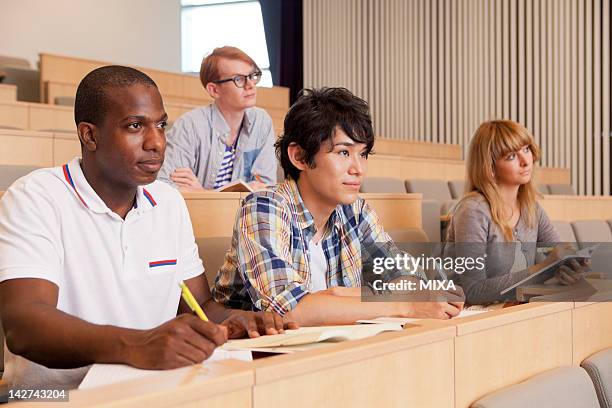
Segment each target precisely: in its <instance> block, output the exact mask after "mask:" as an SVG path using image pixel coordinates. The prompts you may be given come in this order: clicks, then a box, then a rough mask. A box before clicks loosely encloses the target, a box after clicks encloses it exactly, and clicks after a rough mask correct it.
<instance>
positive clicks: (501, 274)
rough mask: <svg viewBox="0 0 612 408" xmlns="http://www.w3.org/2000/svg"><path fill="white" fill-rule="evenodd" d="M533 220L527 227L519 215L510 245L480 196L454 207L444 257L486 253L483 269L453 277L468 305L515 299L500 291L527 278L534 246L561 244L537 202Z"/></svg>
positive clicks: (538, 279)
mask: <svg viewBox="0 0 612 408" xmlns="http://www.w3.org/2000/svg"><path fill="white" fill-rule="evenodd" d="M535 221H536V222H535V225H534V226H533V227H530V226H529V225H527V223H526V222H525V219H524V216H523V215H521V217H520V218H519V221H518V223H517V224H516V226H515V228H514V230H513V235H514V237H513V242H506V239H505V238H504V234H503V232H502V230H501V228H500V227H499V226H498V225H497V224H496V223H495V222H493V220H492V219H491V210H490V207H489V204H488V203H487V201H486V200H485V199H484V197H483V196H481V195H479V196H474V197H468V198H465V199H463V200H462V201H461V202H460V203H459V204H458V205H457V207H456V209H455V211H454V213H453V215H452V218H451V222H450V225H449V228H448V235H447V244H446V247H445V256H461V257H481V256H483V254H485V253H486V258H485V268H484V269H479V268H476V267H474V268H469V269H468V268H466V270H465V272H464V273H462V274H459V273H456V274H454V276H453V278H454V279H455V280H456V281H458V283H459V285H461V286H462V287H463V290H464V291H465V294H466V298H467V301H468V302H469V303H471V304H478V303H491V302H497V301H504V300H515V298H516V293H515V291H514V290H512V291H509V292H507V293H505V294H504V295H500V292H501V291H502V290H504V289H506V288H507V287H509V286H512V285H513V284H514V283H516V282H519V281H520V280H522V279H524V278H526V277H527V276H528V275H529V273H528V272H527V268H528V267H530V266H532V265H533V264H534V263H536V254H537V251H536V247H537V245H536V244H537V243H548V244H556V243H558V242H560V241H561V239H560V238H559V234H558V233H557V231H556V230H555V229H554V227H553V226H552V224H551V222H550V220H549V219H548V216H547V215H546V212H544V209H542V207H541V206H540V204H539V203H538V204H537V206H536V218H535ZM544 246H548V245H544ZM538 262H539V260H538ZM550 276H551V272H546V273H543V274H541V275H539V276H537V277H535V278H534V279H533V280H532V281H531V282H532V283H541V282H543V281H544V280H546V279H548V278H549V277H550Z"/></svg>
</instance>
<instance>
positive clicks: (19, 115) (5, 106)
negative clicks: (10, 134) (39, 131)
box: [0, 102, 30, 130]
mask: <svg viewBox="0 0 612 408" xmlns="http://www.w3.org/2000/svg"><path fill="white" fill-rule="evenodd" d="M29 118H30V110H29V104H27V103H25V102H0V127H5V128H14V129H21V130H25V129H28V126H29Z"/></svg>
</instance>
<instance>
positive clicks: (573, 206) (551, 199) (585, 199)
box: [539, 195, 612, 222]
mask: <svg viewBox="0 0 612 408" xmlns="http://www.w3.org/2000/svg"><path fill="white" fill-rule="evenodd" d="M539 202H540V204H541V205H542V208H544V210H545V211H546V214H547V215H548V217H549V218H550V219H551V220H557V221H568V222H571V221H576V220H609V219H612V197H611V196H563V195H545V196H544V197H543V198H542V199H540V200H539Z"/></svg>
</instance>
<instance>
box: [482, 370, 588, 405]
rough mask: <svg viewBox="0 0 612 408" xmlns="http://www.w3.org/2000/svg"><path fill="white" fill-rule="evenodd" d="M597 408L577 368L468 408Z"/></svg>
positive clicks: (550, 373) (523, 384)
mask: <svg viewBox="0 0 612 408" xmlns="http://www.w3.org/2000/svg"><path fill="white" fill-rule="evenodd" d="M516 407H538V408H577V407H580V408H599V403H598V402H597V394H596V392H595V387H594V386H593V383H592V382H591V379H590V378H589V375H588V374H587V372H586V371H585V370H584V369H582V368H580V367H561V368H556V369H554V370H550V371H546V372H544V373H542V374H538V375H536V376H534V377H531V378H530V379H528V380H526V381H523V382H521V383H519V384H515V385H512V386H510V387H507V388H504V389H502V390H500V391H496V392H494V393H492V394H489V395H487V396H486V397H484V398H481V399H480V400H478V401H476V402H475V403H473V404H472V405H471V408H516Z"/></svg>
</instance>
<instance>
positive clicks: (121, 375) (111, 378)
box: [79, 348, 253, 390]
mask: <svg viewBox="0 0 612 408" xmlns="http://www.w3.org/2000/svg"><path fill="white" fill-rule="evenodd" d="M231 359H234V360H242V361H253V356H252V355H251V352H250V351H244V350H239V351H229V350H224V349H221V348H217V349H215V351H214V353H213V354H212V356H210V358H208V360H206V361H204V362H203V363H202V364H204V365H206V363H209V362H212V361H221V360H231ZM160 372H161V370H142V369H140V368H135V367H131V366H128V365H125V364H94V365H92V366H91V368H90V369H89V371H88V372H87V375H85V378H83V381H82V382H81V384H80V385H79V389H80V390H84V389H89V388H95V387H101V386H103V385H108V384H115V383H118V382H122V381H128V380H135V379H137V378H144V377H149V376H152V375H155V374H159V373H160Z"/></svg>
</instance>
